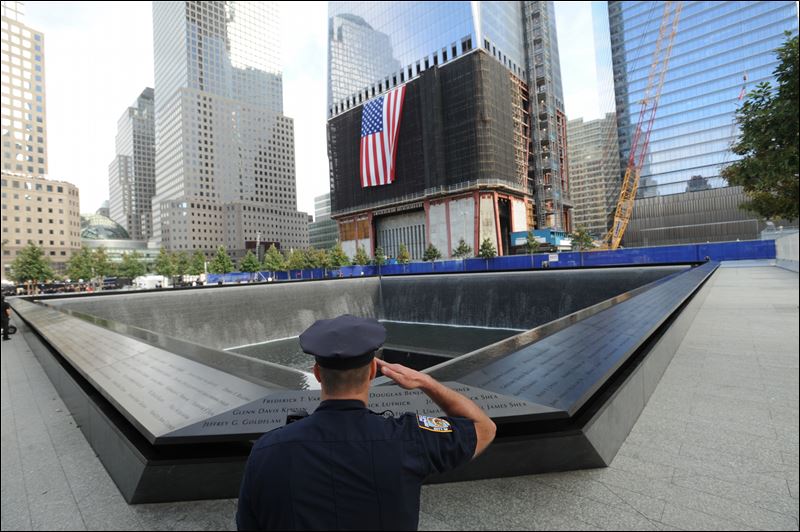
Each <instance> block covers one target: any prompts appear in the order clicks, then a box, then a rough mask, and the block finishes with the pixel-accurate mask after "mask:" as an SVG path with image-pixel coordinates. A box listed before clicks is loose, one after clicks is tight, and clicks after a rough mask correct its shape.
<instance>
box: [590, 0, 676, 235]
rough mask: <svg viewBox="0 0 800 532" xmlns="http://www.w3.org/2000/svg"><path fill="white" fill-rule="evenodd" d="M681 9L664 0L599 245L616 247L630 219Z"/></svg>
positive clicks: (673, 3)
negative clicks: (628, 146) (607, 222)
mask: <svg viewBox="0 0 800 532" xmlns="http://www.w3.org/2000/svg"><path fill="white" fill-rule="evenodd" d="M681 9H683V2H664V14H663V16H662V17H661V26H660V27H659V30H658V39H657V40H656V48H655V50H654V51H653V62H652V64H651V65H650V73H649V74H648V76H647V86H646V87H645V89H644V98H642V100H641V101H640V102H639V103H641V109H640V110H639V120H638V121H637V123H636V129H635V130H634V133H633V137H632V140H631V150H630V155H629V156H628V165H627V167H626V168H625V176H624V177H623V178H622V188H621V189H620V193H619V200H618V201H617V208H616V211H615V213H614V223H613V224H612V226H611V229H609V230H608V232H607V233H606V234H605V235H604V236H603V243H602V245H601V246H600V249H617V248H618V247H619V244H620V242H621V241H622V237H623V235H624V234H625V229H627V228H628V222H630V220H631V216H632V214H633V201H634V200H635V199H636V191H637V190H638V188H639V176H640V174H641V172H642V166H643V165H644V160H645V156H646V155H647V147H648V145H649V143H650V132H651V131H652V129H653V121H654V120H655V118H656V110H657V109H658V100H659V98H660V97H661V89H662V88H663V87H664V78H665V76H666V74H667V68H668V66H669V56H670V54H671V53H672V44H673V42H674V40H675V34H676V33H677V31H678V19H680V15H681Z"/></svg>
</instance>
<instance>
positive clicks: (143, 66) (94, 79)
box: [24, 2, 599, 214]
mask: <svg viewBox="0 0 800 532" xmlns="http://www.w3.org/2000/svg"><path fill="white" fill-rule="evenodd" d="M590 4H591V2H555V5H556V24H557V33H558V36H559V53H560V55H561V75H562V78H563V80H562V84H563V88H564V104H565V107H566V112H567V116H568V118H570V119H572V118H577V117H581V116H583V117H584V118H586V119H592V118H598V117H599V111H598V109H597V105H598V104H597V96H596V95H597V89H596V87H597V81H596V78H597V73H596V70H595V66H594V64H595V59H594V44H593V38H592V18H591V6H590ZM278 5H279V6H280V8H281V17H282V23H281V29H282V31H281V33H282V34H281V50H282V52H283V65H284V67H283V100H284V101H283V104H284V114H286V115H287V116H289V117H291V118H293V119H294V125H295V168H296V171H297V201H298V209H299V210H301V211H305V212H308V213H311V214H313V213H314V197H315V196H319V195H321V194H325V193H327V192H328V183H329V177H328V154H327V145H326V142H327V140H326V133H325V123H326V110H325V107H326V98H327V90H326V80H327V74H326V68H327V64H326V54H327V3H326V2H280V3H279V4H278ZM24 22H25V24H27V25H28V26H30V27H32V28H34V29H36V30H38V31H41V32H43V33H44V38H45V57H44V59H45V90H46V98H47V109H46V112H47V137H48V163H49V172H50V173H49V175H48V177H49V178H50V179H58V180H63V181H68V182H70V183H73V184H75V185H77V186H78V188H79V189H80V200H81V212H94V211H96V210H97V209H98V208H99V207H100V206H101V204H102V203H103V202H104V201H105V200H107V199H108V166H109V164H110V163H111V161H112V160H113V159H114V155H115V153H114V143H115V136H116V133H117V121H118V120H119V118H120V116H122V114H123V113H124V112H125V110H126V109H127V108H128V107H129V106H131V105H133V103H134V102H135V100H136V98H137V97H138V96H139V94H140V93H141V92H142V90H143V89H144V88H145V87H152V86H153V21H152V11H151V4H150V2H26V3H25V17H24Z"/></svg>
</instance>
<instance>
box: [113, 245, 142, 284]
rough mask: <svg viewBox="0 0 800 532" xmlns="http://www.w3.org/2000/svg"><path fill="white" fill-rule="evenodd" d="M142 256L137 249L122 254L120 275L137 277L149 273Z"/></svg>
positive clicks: (131, 277)
mask: <svg viewBox="0 0 800 532" xmlns="http://www.w3.org/2000/svg"><path fill="white" fill-rule="evenodd" d="M141 258H142V256H141V255H140V254H139V253H137V252H136V251H134V252H132V253H123V254H122V263H121V264H120V265H119V275H120V277H127V278H130V279H135V278H136V277H139V276H141V275H144V274H145V273H147V267H146V266H145V265H144V262H142V261H141Z"/></svg>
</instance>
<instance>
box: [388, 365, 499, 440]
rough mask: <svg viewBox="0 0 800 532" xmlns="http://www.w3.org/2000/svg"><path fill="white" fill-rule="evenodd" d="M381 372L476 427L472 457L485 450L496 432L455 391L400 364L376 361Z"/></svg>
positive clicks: (490, 423)
mask: <svg viewBox="0 0 800 532" xmlns="http://www.w3.org/2000/svg"><path fill="white" fill-rule="evenodd" d="M375 360H376V361H377V363H378V367H379V368H380V370H381V372H382V373H383V374H384V375H385V376H386V377H388V378H390V379H392V380H393V381H394V382H396V383H397V384H398V385H399V386H400V387H402V388H405V389H406V390H414V389H417V388H418V389H420V390H422V391H423V392H425V395H427V396H428V397H430V398H431V400H432V401H433V402H434V403H436V404H437V405H438V406H439V408H441V409H442V410H444V412H445V414H447V415H448V416H459V417H465V418H468V419H471V420H472V421H473V422H474V423H475V434H476V436H477V439H478V441H477V444H476V446H475V456H478V455H479V454H481V453H482V452H483V451H484V449H486V448H487V447H488V446H489V444H490V443H492V440H494V436H495V434H496V432H497V427H496V426H495V424H494V422H493V421H492V420H491V418H490V417H489V416H487V415H486V414H485V413H484V411H483V410H482V409H481V407H479V406H478V405H476V404H475V403H474V402H473V401H472V400H470V399H469V398H467V397H464V396H463V395H461V394H460V393H458V392H456V391H455V390H451V389H450V388H448V387H447V386H445V385H444V384H441V383H440V382H438V381H437V380H436V379H434V378H433V377H431V376H430V375H428V374H427V373H422V372H420V371H417V370H414V369H411V368H407V367H405V366H403V365H402V364H390V363H388V362H386V361H384V360H381V359H375Z"/></svg>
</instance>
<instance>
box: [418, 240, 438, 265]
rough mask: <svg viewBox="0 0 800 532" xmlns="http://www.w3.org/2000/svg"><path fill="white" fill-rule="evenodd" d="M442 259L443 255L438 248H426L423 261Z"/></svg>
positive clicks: (429, 246)
mask: <svg viewBox="0 0 800 532" xmlns="http://www.w3.org/2000/svg"><path fill="white" fill-rule="evenodd" d="M441 258H442V254H441V253H440V252H439V250H438V249H436V246H434V245H433V244H428V247H427V248H425V254H424V255H422V260H424V261H431V262H433V261H435V260H439V259H441Z"/></svg>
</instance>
